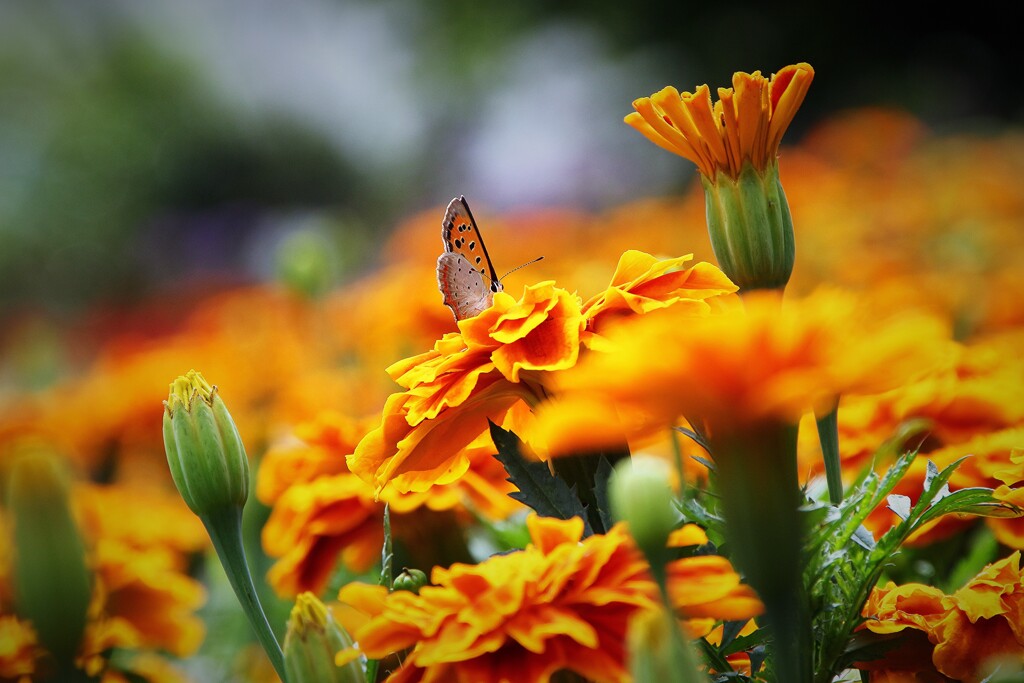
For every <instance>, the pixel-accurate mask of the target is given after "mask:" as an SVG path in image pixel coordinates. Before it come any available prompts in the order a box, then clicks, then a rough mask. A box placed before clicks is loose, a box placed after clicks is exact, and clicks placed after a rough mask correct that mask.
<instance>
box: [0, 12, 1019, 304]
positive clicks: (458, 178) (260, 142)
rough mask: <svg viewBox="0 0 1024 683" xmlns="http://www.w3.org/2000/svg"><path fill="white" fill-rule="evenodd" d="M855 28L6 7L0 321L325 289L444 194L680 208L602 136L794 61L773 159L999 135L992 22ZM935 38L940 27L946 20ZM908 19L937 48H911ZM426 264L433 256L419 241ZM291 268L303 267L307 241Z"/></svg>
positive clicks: (1011, 53)
mask: <svg viewBox="0 0 1024 683" xmlns="http://www.w3.org/2000/svg"><path fill="white" fill-rule="evenodd" d="M889 14H890V13H883V12H876V11H871V10H870V9H867V8H865V7H864V6H863V5H856V6H855V5H854V4H850V5H847V6H837V7H830V8H828V9H827V10H824V9H822V10H816V11H812V10H809V9H806V8H801V9H797V8H789V9H786V8H775V7H772V8H769V7H768V6H767V5H761V4H755V3H738V2H716V3H708V4H703V5H701V4H695V3H672V4H663V3H655V2H650V1H649V0H641V1H639V2H635V3H629V4H628V5H627V3H622V2H613V1H612V0H602V1H597V2H569V3H560V4H558V5H557V6H556V5H553V4H552V3H548V2H542V1H541V0H524V1H521V2H514V3H479V2H472V1H470V0H437V1H433V2H425V1H423V0H385V1H383V2H376V1H369V0H346V1H339V0H290V1H289V2H276V1H272V0H246V1H244V2H243V1H242V0H215V1H209V0H178V1H176V2H173V3H171V2H166V3H156V2H146V3H138V2H129V1H127V0H124V1H121V0H97V1H94V2H88V3H81V2H77V1H75V0H66V1H59V0H52V1H51V0H48V1H43V2H31V3H29V2H5V3H2V4H0V320H11V319H12V318H16V317H18V316H23V315H25V314H33V315H34V314H38V313H40V312H43V313H44V314H45V315H46V316H49V317H53V318H56V319H62V318H69V319H73V318H75V317H76V316H78V315H80V313H81V311H82V310H83V307H84V306H85V305H86V304H88V305H89V306H90V307H91V310H95V307H96V306H97V305H100V306H103V305H110V306H124V305H130V304H132V303H133V302H135V301H137V300H139V299H140V298H141V297H148V296H152V295H154V294H159V293H161V292H167V291H176V292H180V291H184V287H185V284H184V283H195V282H202V283H203V286H209V284H210V283H214V284H224V285H227V284H233V283H241V282H252V281H263V280H266V279H268V278H272V277H275V275H276V269H277V268H279V263H280V259H279V256H280V253H281V250H282V249H288V248H303V247H302V246H301V245H300V246H299V247H295V246H294V245H292V246H291V247H290V246H288V245H289V244H291V243H290V242H289V239H290V238H291V237H292V236H294V235H295V234H297V233H301V234H302V235H304V236H305V237H306V238H308V236H310V235H313V236H314V246H313V249H314V250H315V251H319V252H320V253H322V254H323V255H324V257H325V258H328V259H329V260H330V261H331V263H332V267H333V268H334V270H333V271H332V272H333V273H334V276H333V277H335V278H336V279H338V280H341V281H344V280H349V279H352V278H354V277H357V276H358V275H359V274H360V273H361V272H364V271H365V270H366V269H367V268H369V267H371V266H373V265H374V264H375V261H376V259H377V258H378V257H377V253H378V250H377V247H378V246H379V244H380V243H381V241H382V239H383V238H384V236H386V235H387V234H388V233H389V231H390V230H391V229H392V228H393V226H395V225H396V223H397V222H398V221H399V220H401V219H402V218H403V217H407V216H409V215H411V214H414V213H415V212H418V211H421V210H427V209H434V210H437V208H438V207H441V206H443V205H444V204H445V203H446V202H447V200H448V199H450V198H451V197H452V196H454V195H458V194H465V195H466V196H467V197H469V198H471V199H472V201H473V203H474V205H483V206H486V207H489V208H490V209H493V210H496V211H502V210H506V209H509V208H513V207H515V208H529V207H544V206H566V207H571V208H582V209H603V208H606V207H608V206H611V205H614V204H616V203H620V202H623V201H627V200H631V199H635V198H638V197H644V196H659V195H666V194H671V193H676V192H679V191H680V189H681V188H683V187H685V186H686V183H687V182H688V180H689V177H690V174H691V172H692V171H691V167H690V164H686V163H680V162H679V160H678V159H675V158H673V157H672V156H671V155H667V154H663V153H660V152H658V151H656V150H655V149H654V148H652V147H651V146H649V145H648V144H646V143H643V142H642V141H641V140H640V138H639V136H637V134H636V133H635V132H634V131H633V130H631V129H629V128H628V127H627V126H625V125H623V124H622V117H623V116H624V115H625V114H626V113H628V112H629V111H630V110H631V109H630V102H631V101H632V100H633V99H634V98H636V97H640V96H644V95H648V94H650V93H651V92H654V91H655V90H657V89H660V88H661V87H662V86H664V85H668V84H672V85H676V86H677V87H678V88H679V89H680V90H692V89H693V87H694V86H696V85H698V84H701V83H705V82H707V83H709V84H711V85H712V87H715V86H719V85H727V84H728V81H729V78H730V76H731V74H732V72H733V71H737V70H754V69H761V70H763V71H764V72H766V73H770V72H773V71H775V70H777V69H779V68H781V67H782V66H784V65H786V64H789V63H793V62H797V61H809V62H810V63H812V65H813V66H814V67H815V69H816V71H817V74H818V76H817V79H816V81H815V84H814V86H813V88H812V90H811V93H810V95H809V97H808V100H807V102H806V104H805V105H804V107H803V109H802V110H801V112H800V114H799V115H798V116H797V120H796V122H795V124H794V128H793V130H792V131H791V133H790V134H789V135H787V142H788V143H793V142H796V141H798V140H799V139H800V135H801V132H802V130H804V129H806V128H807V127H809V126H811V125H813V124H815V123H816V122H819V121H821V120H822V119H823V118H824V117H826V116H827V115H828V114H830V113H833V112H836V111H840V110H844V109H847V108H852V107H857V106H862V105H868V104H870V105H879V104H881V105H892V106H895V107H898V108H901V109H904V110H906V111H908V112H910V113H912V114H914V115H915V116H917V117H919V118H920V119H922V120H923V121H924V122H925V123H927V124H928V125H929V126H931V127H932V128H934V129H938V130H940V131H941V130H965V129H967V130H972V131H984V130H985V129H987V128H998V127H1003V126H1005V124H1007V123H1019V122H1020V121H1021V119H1022V116H1024V93H1022V89H1020V88H1016V87H1006V84H1007V83H1012V78H1013V77H1014V76H1016V73H1015V72H1016V70H1017V69H1018V68H1019V66H1020V59H1019V46H1017V45H1015V41H1003V40H999V39H997V37H996V36H995V35H993V31H994V30H996V28H995V26H996V25H997V24H998V23H999V22H998V17H994V16H992V15H990V14H987V13H985V12H981V11H977V12H972V13H971V14H970V15H969V16H962V15H961V16H957V17H955V18H954V17H950V19H951V21H949V22H946V23H945V25H943V26H940V25H939V24H940V20H941V17H938V16H936V14H935V11H934V10H929V16H928V17H927V18H925V17H915V19H914V24H913V25H909V24H904V25H901V24H899V23H897V22H894V21H893V19H892V17H891V16H889ZM952 19H955V21H952ZM928 22H930V23H931V25H928ZM438 243H439V241H438ZM305 248H307V249H308V248H310V247H309V245H308V243H307V244H306V247H305Z"/></svg>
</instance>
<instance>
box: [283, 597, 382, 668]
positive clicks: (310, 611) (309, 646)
mask: <svg viewBox="0 0 1024 683" xmlns="http://www.w3.org/2000/svg"><path fill="white" fill-rule="evenodd" d="M351 647H352V638H351V636H349V634H348V633H347V632H346V631H345V629H343V628H342V627H341V626H339V625H338V623H337V622H336V621H334V617H332V616H331V612H330V610H328V609H327V607H326V606H325V605H324V604H323V603H322V602H320V600H319V599H317V597H316V596H315V595H313V594H312V593H302V594H300V595H299V597H298V598H297V599H296V601H295V607H293V608H292V614H291V618H289V619H288V632H287V633H286V634H285V637H284V668H285V672H286V680H287V681H288V683H365V681H366V676H365V675H363V670H362V668H361V667H360V665H359V662H358V661H356V660H351V661H348V662H346V663H345V664H343V665H342V666H337V665H335V663H334V662H335V655H337V653H338V652H340V651H342V650H347V649H348V648H351Z"/></svg>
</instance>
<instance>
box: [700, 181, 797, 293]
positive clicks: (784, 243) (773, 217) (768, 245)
mask: <svg viewBox="0 0 1024 683" xmlns="http://www.w3.org/2000/svg"><path fill="white" fill-rule="evenodd" d="M701 183H702V184H703V185H704V202H705V205H706V209H707V222H708V233H709V235H710V237H711V246H712V248H713V249H714V251H715V258H716V259H718V265H719V267H720V268H721V269H722V271H723V272H724V273H725V274H726V275H728V276H729V279H730V280H732V281H733V282H734V283H736V284H737V285H738V286H739V288H740V291H741V292H747V291H750V290H752V289H784V288H785V286H786V283H787V282H789V276H790V274H791V273H792V272H793V262H794V260H795V259H796V242H795V238H794V236H793V218H792V217H791V216H790V213H789V203H788V202H787V201H786V194H785V192H783V190H782V183H781V182H780V180H779V164H778V162H773V163H770V164H768V166H767V167H766V168H765V169H764V170H763V171H758V170H756V169H755V168H754V166H753V165H751V164H750V163H747V164H744V166H743V170H742V171H741V172H740V174H739V176H738V177H736V178H735V179H733V178H732V177H730V176H729V175H728V174H726V173H724V172H719V173H718V174H717V175H716V176H715V178H714V179H713V180H712V179H709V178H708V177H706V176H701Z"/></svg>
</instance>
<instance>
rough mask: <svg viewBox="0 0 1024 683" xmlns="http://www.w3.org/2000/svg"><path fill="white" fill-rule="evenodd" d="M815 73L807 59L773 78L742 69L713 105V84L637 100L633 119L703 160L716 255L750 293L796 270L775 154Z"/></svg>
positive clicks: (665, 144) (781, 283)
mask: <svg viewBox="0 0 1024 683" xmlns="http://www.w3.org/2000/svg"><path fill="white" fill-rule="evenodd" d="M813 78H814V70H813V69H812V68H811V66H810V65H809V64H804V63H801V64H794V65H792V66H787V67H786V68H784V69H782V70H781V71H780V72H779V73H777V74H775V75H773V76H772V78H771V79H770V80H769V79H766V78H764V77H763V76H761V73H760V72H759V71H755V72H754V73H753V74H746V73H737V74H735V75H734V76H733V88H719V89H718V97H719V100H718V102H716V103H715V104H714V105H712V103H711V93H710V90H709V89H708V87H707V86H706V85H703V86H701V87H699V88H697V92H696V93H693V94H691V93H688V92H687V93H683V94H682V95H680V94H679V92H678V91H677V90H676V89H675V88H672V87H668V88H664V89H663V90H661V91H660V92H657V93H655V94H654V95H652V96H651V97H643V98H640V99H638V100H635V101H634V102H633V107H634V108H635V109H636V110H637V111H636V112H635V113H633V114H630V115H629V116H627V117H626V123H627V124H629V125H631V126H633V127H634V128H636V129H637V130H638V131H640V132H641V133H643V134H644V136H645V137H647V139H649V140H651V141H652V142H654V143H655V144H656V145H658V146H659V147H662V148H664V149H667V150H669V151H670V152H675V153H676V154H679V155H681V156H683V157H685V158H687V159H690V160H691V161H693V162H694V163H696V164H697V167H698V168H699V169H700V172H701V176H702V177H701V183H702V184H703V186H704V199H705V204H706V206H707V222H708V233H709V235H710V236H711V244H712V246H713V247H714V251H715V256H716V257H717V258H718V262H719V263H720V264H721V266H722V270H724V271H725V272H726V274H727V275H728V276H729V278H730V279H732V281H733V282H735V283H736V284H738V285H739V286H740V288H742V289H743V290H744V291H749V290H753V289H781V288H784V287H785V286H786V283H787V282H788V281H789V276H790V273H792V271H793V263H794V259H795V255H796V251H795V243H794V235H793V219H792V217H791V216H790V213H789V203H788V202H787V201H786V195H785V193H784V192H783V190H782V183H781V182H780V180H779V170H778V162H777V160H776V157H777V156H778V150H779V143H780V142H781V141H782V134H783V133H784V132H785V131H786V128H788V127H789V124H790V122H791V121H792V120H793V117H794V115H795V114H796V111H797V109H799V107H800V104H801V103H802V102H803V99H804V95H806V94H807V89H808V88H809V87H810V85H811V80H812V79H813Z"/></svg>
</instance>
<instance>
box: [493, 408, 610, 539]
mask: <svg viewBox="0 0 1024 683" xmlns="http://www.w3.org/2000/svg"><path fill="white" fill-rule="evenodd" d="M490 426H491V438H492V439H493V440H494V445H495V446H496V447H497V449H498V452H497V453H496V454H495V456H494V457H495V458H496V459H497V460H498V462H500V463H501V465H502V467H504V468H505V472H506V473H507V474H508V481H509V482H511V483H512V484H513V485H514V486H515V487H516V488H517V489H519V490H518V491H513V492H512V493H510V494H509V497H510V498H512V499H513V500H517V501H519V502H520V503H522V504H523V505H526V506H527V507H529V508H531V509H532V510H534V511H535V512H536V513H537V514H538V515H541V516H542V517H557V518H558V519H571V518H572V517H579V518H581V519H582V520H583V523H584V526H585V533H586V534H587V535H588V536H589V535H590V534H591V533H593V532H592V530H591V528H590V524H589V523H588V522H587V514H586V510H584V509H583V503H581V502H580V499H579V497H577V495H576V494H575V493H574V492H573V490H572V489H571V488H569V485H568V484H566V483H565V481H563V480H562V479H560V478H558V477H556V476H554V475H553V474H551V470H549V469H548V466H547V464H546V463H543V462H530V461H528V460H526V459H525V458H524V457H523V456H522V454H521V453H520V450H519V443H520V442H519V438H518V437H517V436H516V435H515V434H513V433H512V432H510V431H506V430H504V429H502V428H501V427H499V426H498V425H496V424H494V423H493V422H491V423H490Z"/></svg>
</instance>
